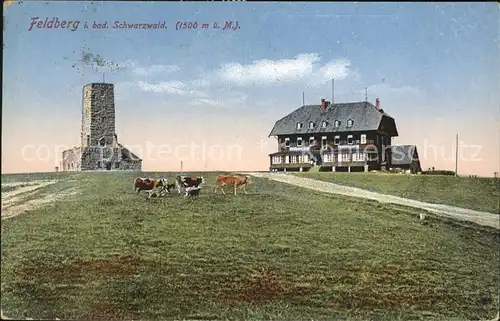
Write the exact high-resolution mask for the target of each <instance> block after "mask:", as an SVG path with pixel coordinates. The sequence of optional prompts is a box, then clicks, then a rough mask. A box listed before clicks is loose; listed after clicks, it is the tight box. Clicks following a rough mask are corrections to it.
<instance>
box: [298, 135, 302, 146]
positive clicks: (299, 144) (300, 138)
mask: <svg viewBox="0 0 500 321" xmlns="http://www.w3.org/2000/svg"><path fill="white" fill-rule="evenodd" d="M300 146H302V137H297V147H300Z"/></svg>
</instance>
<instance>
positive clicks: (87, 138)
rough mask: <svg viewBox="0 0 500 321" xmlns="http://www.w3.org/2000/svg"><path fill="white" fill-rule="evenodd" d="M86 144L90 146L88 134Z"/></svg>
mask: <svg viewBox="0 0 500 321" xmlns="http://www.w3.org/2000/svg"><path fill="white" fill-rule="evenodd" d="M87 146H90V135H87Z"/></svg>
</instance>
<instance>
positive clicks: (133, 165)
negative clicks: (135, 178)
mask: <svg viewBox="0 0 500 321" xmlns="http://www.w3.org/2000/svg"><path fill="white" fill-rule="evenodd" d="M120 170H126V171H141V170H142V160H131V159H124V160H122V161H121V162H120Z"/></svg>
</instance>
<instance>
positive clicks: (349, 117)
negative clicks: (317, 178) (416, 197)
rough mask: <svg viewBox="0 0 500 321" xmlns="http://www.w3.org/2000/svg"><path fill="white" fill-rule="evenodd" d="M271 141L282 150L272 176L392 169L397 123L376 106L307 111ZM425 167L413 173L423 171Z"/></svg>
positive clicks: (290, 118) (281, 124)
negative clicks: (293, 172) (315, 170)
mask: <svg viewBox="0 0 500 321" xmlns="http://www.w3.org/2000/svg"><path fill="white" fill-rule="evenodd" d="M269 136H270V137H271V136H274V137H276V138H277V141H278V150H277V152H275V153H272V154H270V155H269V158H270V170H271V171H308V170H310V169H311V168H318V170H320V171H349V172H350V171H370V170H380V169H389V168H391V167H392V164H391V160H392V155H391V148H392V147H391V143H392V138H393V137H397V136H398V130H397V128H396V122H395V120H394V118H392V117H391V116H389V115H388V114H387V113H386V112H385V111H384V110H383V109H381V108H380V104H379V100H378V98H377V101H376V104H375V105H373V104H371V103H370V102H367V101H363V102H352V103H340V104H330V102H328V101H326V100H324V99H322V100H321V104H320V105H305V106H302V107H300V108H298V109H296V110H294V111H293V112H291V113H290V114H288V115H286V116H285V117H283V118H281V119H280V120H278V121H277V122H276V123H275V125H274V127H273V129H272V130H271V133H270V134H269ZM418 170H419V164H418V165H417V166H413V167H412V171H418Z"/></svg>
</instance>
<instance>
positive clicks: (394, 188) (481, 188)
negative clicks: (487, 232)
mask: <svg viewBox="0 0 500 321" xmlns="http://www.w3.org/2000/svg"><path fill="white" fill-rule="evenodd" d="M296 175H298V176H301V177H306V178H312V179H317V180H321V181H325V182H332V183H337V184H342V185H347V186H353V187H359V188H363V189H367V190H370V191H373V192H379V193H383V194H389V195H395V196H400V197H404V198H410V199H414V200H418V201H422V202H429V203H440V204H447V205H452V206H458V207H463V208H468V209H472V210H477V211H485V212H490V213H495V214H500V196H499V195H500V179H496V180H495V179H494V178H481V177H475V178H474V177H454V176H445V175H401V174H386V173H332V172H315V173H307V172H302V173H296Z"/></svg>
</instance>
